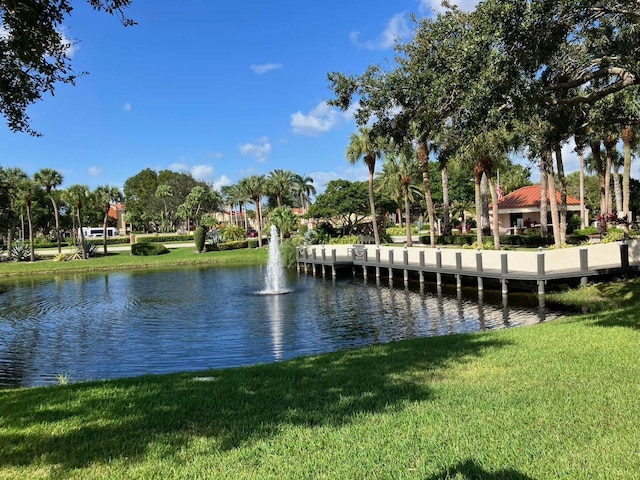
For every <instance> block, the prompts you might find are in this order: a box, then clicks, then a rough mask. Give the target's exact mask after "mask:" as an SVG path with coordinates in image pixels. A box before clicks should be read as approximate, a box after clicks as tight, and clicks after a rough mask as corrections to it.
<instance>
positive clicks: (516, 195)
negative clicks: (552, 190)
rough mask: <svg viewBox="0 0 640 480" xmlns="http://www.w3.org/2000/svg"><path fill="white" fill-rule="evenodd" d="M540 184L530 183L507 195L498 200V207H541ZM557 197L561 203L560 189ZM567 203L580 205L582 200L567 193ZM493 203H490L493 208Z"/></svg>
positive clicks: (557, 191)
mask: <svg viewBox="0 0 640 480" xmlns="http://www.w3.org/2000/svg"><path fill="white" fill-rule="evenodd" d="M540 196H541V194H540V185H529V186H527V187H522V188H519V189H518V190H516V191H514V192H511V193H510V194H508V195H505V196H504V197H502V198H501V199H500V200H499V201H498V209H507V208H531V207H535V208H540ZM550 198H551V197H550V196H549V190H548V189H547V201H550ZM556 199H557V201H558V204H560V202H561V199H560V191H559V190H556ZM567 205H580V200H578V199H577V198H575V197H572V196H571V195H567ZM491 207H492V205H489V208H491Z"/></svg>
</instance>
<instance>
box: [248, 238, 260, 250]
mask: <svg viewBox="0 0 640 480" xmlns="http://www.w3.org/2000/svg"><path fill="white" fill-rule="evenodd" d="M247 248H258V240H255V239H251V240H248V241H247Z"/></svg>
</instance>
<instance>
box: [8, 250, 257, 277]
mask: <svg viewBox="0 0 640 480" xmlns="http://www.w3.org/2000/svg"><path fill="white" fill-rule="evenodd" d="M267 256H268V249H267V248H252V249H249V248H243V249H239V250H226V251H220V252H206V253H198V252H197V251H196V250H195V247H183V248H172V249H171V250H170V251H169V253H167V254H165V255H156V256H148V257H145V256H134V255H131V251H130V250H126V251H112V252H110V253H109V254H108V255H97V256H95V257H92V258H89V259H87V260H69V261H64V262H57V261H54V260H52V258H51V257H43V258H42V259H41V260H38V261H36V262H33V263H30V262H0V275H1V276H28V275H46V274H52V273H63V272H69V273H78V272H92V271H107V270H131V269H144V268H164V267H175V266H183V265H258V264H266V263H267Z"/></svg>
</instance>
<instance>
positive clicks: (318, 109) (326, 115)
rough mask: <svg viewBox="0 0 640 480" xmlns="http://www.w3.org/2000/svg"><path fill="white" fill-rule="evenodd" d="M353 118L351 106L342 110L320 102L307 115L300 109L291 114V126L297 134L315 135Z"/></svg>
mask: <svg viewBox="0 0 640 480" xmlns="http://www.w3.org/2000/svg"><path fill="white" fill-rule="evenodd" d="M351 119H353V108H350V109H349V110H348V111H346V112H343V111H340V110H338V109H336V108H334V107H331V106H330V105H329V104H328V103H327V102H324V101H323V102H320V103H319V104H318V105H316V106H315V107H314V108H313V109H312V110H311V111H310V112H309V113H308V114H307V115H305V114H303V113H302V112H300V111H297V112H296V113H292V114H291V128H292V129H293V133H296V134H299V135H310V136H315V135H319V134H321V133H325V132H328V131H329V130H331V129H332V128H334V127H338V126H339V125H341V124H342V123H344V122H347V121H349V120H351Z"/></svg>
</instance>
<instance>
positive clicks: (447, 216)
mask: <svg viewBox="0 0 640 480" xmlns="http://www.w3.org/2000/svg"><path fill="white" fill-rule="evenodd" d="M441 175H442V203H443V204H444V205H443V206H444V218H443V225H444V227H443V228H444V230H443V233H444V234H445V235H450V234H451V204H450V201H449V170H448V169H447V166H446V165H444V166H443V167H442V171H441Z"/></svg>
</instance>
